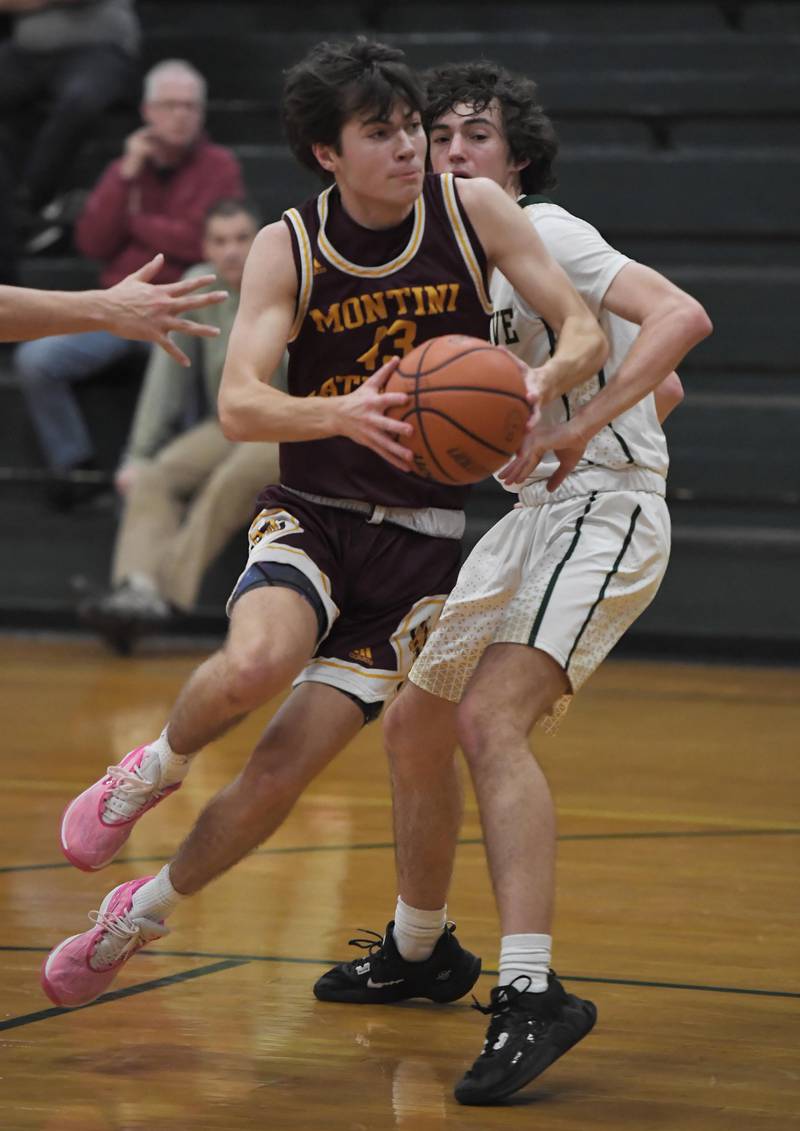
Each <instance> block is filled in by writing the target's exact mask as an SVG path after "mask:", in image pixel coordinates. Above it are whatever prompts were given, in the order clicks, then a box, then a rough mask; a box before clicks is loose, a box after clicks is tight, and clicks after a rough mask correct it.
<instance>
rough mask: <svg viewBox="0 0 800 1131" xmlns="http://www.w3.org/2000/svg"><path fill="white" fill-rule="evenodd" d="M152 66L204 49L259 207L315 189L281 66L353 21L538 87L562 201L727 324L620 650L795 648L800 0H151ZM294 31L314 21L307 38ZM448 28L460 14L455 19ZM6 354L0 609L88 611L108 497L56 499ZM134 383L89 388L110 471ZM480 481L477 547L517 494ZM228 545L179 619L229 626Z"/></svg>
mask: <svg viewBox="0 0 800 1131" xmlns="http://www.w3.org/2000/svg"><path fill="white" fill-rule="evenodd" d="M139 12H140V16H141V19H142V22H143V25H144V30H145V37H146V39H145V44H146V45H145V58H144V63H145V66H150V65H152V63H154V62H156V61H158V60H159V59H162V58H165V57H173V56H179V57H183V58H186V59H189V60H190V61H191V62H193V63H194V64H195V65H196V66H198V67H199V68H200V69H201V70H202V71H203V73H204V74H205V75H206V77H207V79H208V82H209V97H210V106H209V115H208V125H209V130H210V132H211V134H212V136H213V138H214V139H215V140H217V141H219V142H222V143H224V144H228V145H232V146H233V147H234V148H235V150H236V152H237V154H238V155H239V157H240V159H241V161H242V164H243V167H244V171H245V176H246V179H247V181H248V184H249V187H250V191H251V193H252V194H253V196H254V197H255V198H256V199H257V200H258V201H259V202H260V204H261V206H262V208H263V210H264V216H265V219H267V220H273V219H276V218H277V217H278V216H279V214H280V212H281V210H282V209H283V208H284V207H286V206H287V205H289V204H293V203H297V202H298V201H299V200H300V199H302V198H304V197H305V196H308V195H310V194H311V193H313V192H314V191H315V188H316V182H315V181H314V179H313V177H311V175H310V174H308V173H307V172H305V171H304V170H302V169H300V168H299V167H297V166H296V164H295V163H294V161H293V159H292V157H291V156H290V154H289V153H288V151H287V150H286V148H285V146H284V144H283V142H282V139H281V133H280V124H279V113H278V104H277V103H278V97H279V92H280V87H281V81H282V71H283V69H284V68H285V67H286V66H287V65H288V64H290V63H291V62H292V61H294V60H295V59H297V58H299V57H300V56H301V55H302V54H303V53H304V52H305V50H306V49H307V48H308V47H309V46H310V45H311V44H312V43H314V42H316V41H317V40H319V39H321V38H325V37H331V36H334V35H343V36H349V35H351V34H353V33H355V32H363V33H365V34H368V35H374V36H376V37H379V38H382V39H385V40H387V41H389V42H392V43H395V44H397V45H399V46H401V47H403V48H404V50H405V51H406V53H407V55H408V57H409V59H410V60H411V62H412V63H414V64H416V65H419V66H423V67H424V66H428V65H431V64H434V63H439V62H444V61H448V60H456V59H467V58H474V57H479V56H486V57H489V58H494V59H497V60H499V61H500V62H502V63H504V64H506V65H507V66H510V67H512V68H513V69H515V70H522V71H525V72H527V73H529V74H531V75H532V76H533V77H535V78H536V79H537V81H538V82H539V86H540V93H541V98H542V102H543V103H544V105H545V107H546V109H547V110H548V111H549V113H550V114H551V115H552V117H553V118H554V120H555V123H556V126H557V128H558V132H559V135H560V138H561V143H562V150H561V156H560V159H559V163H558V173H559V188H558V189H557V190H556V192H555V194H554V196H555V199H556V200H557V201H558V202H559V203H561V204H563V205H564V206H565V207H566V208H569V209H571V210H572V211H574V212H576V213H577V214H578V215H581V216H583V217H585V218H586V219H588V220H590V221H591V222H592V223H594V224H595V225H596V226H597V227H598V228H599V229H600V230H601V231H602V232H603V234H604V235H605V236H606V238H607V239H608V240H609V241H610V242H611V243H612V244H614V245H615V246H617V247H619V248H620V250H622V251H624V252H626V253H627V254H629V255H631V256H633V257H634V258H637V259H640V260H641V261H643V262H646V263H648V264H650V265H651V266H653V267H656V268H657V269H659V270H661V271H663V272H664V274H666V275H667V276H668V277H670V278H671V279H673V280H674V281H675V282H676V283H678V284H679V285H681V286H683V287H685V288H686V289H687V290H688V291H690V292H691V293H692V294H694V295H695V296H696V297H697V298H698V299H699V300H700V301H701V302H702V303H703V304H704V305H705V307H706V309H707V310H708V313H709V315H710V317H711V319H712V321H713V322H714V325H715V333H714V334H713V336H712V337H711V338H709V339H708V340H707V341H705V342H704V343H703V344H702V345H701V346H699V347H698V348H697V349H696V350H695V351H694V352H693V353H692V354H691V356H690V358H689V359H688V361H687V362H686V363H685V364H684V365H683V366H682V367H681V370H680V372H681V376H682V378H683V382H684V387H685V389H686V400H685V401H684V403H683V405H682V406H681V407H680V408H679V409H678V410H677V411H676V412H675V414H674V415H673V416H672V417H671V418H670V420H669V422H668V424H667V429H666V430H667V435H668V439H669V443H670V449H671V455H672V469H671V473H670V480H669V500H670V505H671V512H672V518H673V532H674V546H673V555H672V561H671V565H670V568H669V571H668V573H667V577H666V580H665V582H664V584H663V587H662V590H661V593H660V594H659V596H658V598H657V600H656V601H655V603H654V604H653V606H652V607H651V608H650V609H649V610H648V611H647V613H646V614H645V615H644V616H643V617H642V618H641V619H640V620H639V621H638V622H637V624H636V625H635V626H634V627H633V628H632V629H631V630H630V632H629V634H628V637H627V638H626V642H625V643H624V644H623V646H622V647H623V648H627V649H628V650H630V649H639V650H644V651H647V650H652V651H657V652H658V653H659V654H662V655H663V654H680V655H684V656H692V655H705V656H708V655H709V654H718V655H720V656H724V657H726V658H729V659H753V658H764V659H787V658H793V657H796V656H797V654H798V646H799V645H800V610H798V603H797V601H796V597H795V579H796V577H797V575H798V570H799V569H800V529H798V524H797V514H798V508H799V507H800V442H798V440H799V439H800V351H799V350H798V347H797V338H798V325H799V324H800V320H799V319H798V314H797V305H798V297H799V296H800V287H799V284H800V255H798V252H799V251H800V205H799V204H798V188H797V186H798V184H800V65H799V64H800V4H798V3H793V2H788V0H787V2H783V3H780V2H763V3H761V2H741V3H737V2H727V0H725V2H720V3H669V2H668V0H660V2H656V3H651V4H645V5H643V4H639V3H635V2H625V0H617V2H611V3H602V2H596V3H591V2H588V0H576V2H574V3H572V2H569V0H565V2H563V3H559V4H556V3H543V4H538V3H531V2H523V0H498V2H496V3H492V4H488V3H485V2H481V3H472V2H466V3H446V2H442V0H439V2H438V3H437V2H436V0H428V2H426V3H422V2H415V0H408V2H405V3H403V4H399V5H388V4H380V3H376V2H373V0H364V2H356V0H351V2H347V0H344V2H342V3H338V4H335V5H331V4H328V3H324V2H316V0H315V2H311V3H306V4H303V5H302V6H300V7H299V8H298V6H292V5H289V4H286V3H274V2H272V0H268V2H264V0H233V2H229V3H226V4H224V5H220V4H217V3H212V2H210V0H171V2H169V3H166V2H163V0H142V2H141V3H140V4H139ZM300 28H302V30H299V29H300ZM448 28H449V29H450V30H445V29H448ZM136 120H137V119H136V114H135V109H134V108H130V109H128V110H120V111H119V113H117V114H114V115H112V116H110V118H109V120H108V122H107V123H106V127H105V130H104V133H103V136H102V137H101V138H100V139H99V140H98V141H96V142H94V143H93V144H92V145H91V146H90V147H89V149H88V151H87V152H86V153H85V154H84V155H82V157H81V159H80V162H79V164H78V166H77V168H76V170H75V185H76V186H78V187H87V188H88V187H89V186H91V184H92V183H93V182H94V180H95V179H96V177H97V176H98V175H99V173H100V172H101V170H102V169H103V168H104V166H105V165H106V164H107V162H108V161H109V160H111V159H112V158H113V157H115V156H116V155H117V154H118V152H119V149H120V143H121V139H122V138H123V137H124V136H125V134H126V132H128V131H129V130H130V129H131V128H132V127H133V125H134V124H135V123H136ZM23 270H24V274H23V281H24V282H25V283H26V284H28V285H30V286H42V287H52V288H64V289H76V288H80V287H85V286H92V285H94V283H95V273H94V270H93V268H92V266H91V265H90V264H87V263H85V262H82V261H81V260H80V259H78V258H77V257H76V256H72V255H69V254H67V255H65V254H64V253H63V252H62V253H60V254H59V255H58V256H57V257H52V258H46V257H41V256H39V257H36V258H31V259H29V260H26V261H25V263H24V267H23ZM9 358H10V350H8V349H7V348H2V349H1V350H0V514H1V515H2V524H3V535H2V545H3V553H2V555H0V580H1V581H2V585H1V586H0V622H3V623H5V624H11V625H16V626H31V627H48V626H51V627H72V626H74V625H76V624H77V622H76V620H75V614H74V607H75V603H76V585H78V586H79V585H80V584H81V579H83V580H84V581H88V582H89V583H92V582H94V583H97V584H103V583H104V582H105V581H106V578H107V573H108V563H109V560H110V553H111V547H112V544H113V535H114V529H115V522H116V519H115V515H114V512H113V510H110V509H105V510H103V509H92V508H83V509H79V510H75V511H73V512H71V513H69V514H66V515H61V514H54V513H51V512H49V511H47V510H46V509H45V506H44V501H43V487H42V485H43V481H44V477H45V472H44V469H43V467H42V464H41V460H40V458H39V455H38V452H37V448H36V444H35V441H34V437H33V434H32V431H31V428H30V426H29V424H28V421H27V418H26V416H25V412H24V409H23V405H22V402H21V398H20V396H19V393H18V391H17V389H16V387H15V384H14V381H13V378H12V375H11V372H10V366H9ZM136 391H137V389H136V382H135V380H133V379H131V378H124V377H123V378H121V379H119V380H115V381H114V382H113V383H112V382H110V381H108V380H107V379H106V380H103V379H100V380H96V381H92V382H89V383H87V384H86V385H85V386H84V387H82V388H81V389H80V393H79V395H80V396H81V399H82V404H83V407H84V409H85V411H86V414H87V417H88V420H89V424H90V428H91V429H92V432H93V435H94V436H95V438H96V441H97V444H98V449H99V459H100V462H101V464H102V466H103V467H104V468H105V469H106V471H107V472H108V473H109V475H110V473H111V472H112V470H113V468H114V466H115V462H116V458H117V455H118V453H119V450H120V448H121V446H122V444H123V442H124V438H125V435H126V433H127V428H128V423H129V421H130V417H131V414H132V410H133V405H134V402H135V397H136ZM507 505H508V501H507V496H504V495H503V493H502V492H501V491H500V489H499V488H497V487H496V485H495V484H493V483H488V484H483V485H481V486H480V487H478V488H477V489H476V491H475V492H474V498H473V502H472V503H471V506H470V511H469V515H470V522H469V539H468V540H469V542H470V543H471V542H473V541H474V540H475V538H476V537H477V536H478V535H479V533H480V532H481V531H482V530H483V529H484V528H485V527H486V526H487V525H488V524H489V523H490V522H491V521H492V520H493V519H494V518H495V517H498V516H499V515H500V514H501V513H503V511H504V510H505V509H506V507H507ZM243 545H244V543H243V542H241V543H237V544H235V545H232V546H230V547H228V549H227V550H226V552H225V554H224V555H223V557H222V558H221V559H220V561H219V562H218V563H217V565H216V566H215V567H214V568H213V570H212V571H211V572H210V574H209V576H208V578H207V580H206V583H205V586H204V590H203V596H202V601H201V606H202V607H201V611H200V613H199V614H198V615H197V616H196V617H194V618H192V619H191V620H190V621H189V622H187V623H184V626H183V627H184V629H186V628H189V629H192V628H196V629H198V630H202V631H207V630H209V629H211V630H213V631H215V632H217V631H222V630H223V627H224V622H223V619H222V606H223V602H224V598H225V595H226V594H227V591H228V590H229V588H230V586H231V583H232V581H233V579H234V578H235V576H236V573H237V571H238V569H239V568H240V566H241V562H242V560H243Z"/></svg>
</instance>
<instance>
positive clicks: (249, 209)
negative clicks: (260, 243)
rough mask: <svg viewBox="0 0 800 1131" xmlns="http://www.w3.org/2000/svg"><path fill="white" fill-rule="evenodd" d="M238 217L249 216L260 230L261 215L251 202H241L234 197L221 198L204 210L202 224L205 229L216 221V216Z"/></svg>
mask: <svg viewBox="0 0 800 1131" xmlns="http://www.w3.org/2000/svg"><path fill="white" fill-rule="evenodd" d="M239 215H244V216H249V217H250V219H251V220H253V221H254V222H255V225H256V227H257V228H260V227H261V225H262V223H263V220H262V219H261V213H260V212H259V210H258V208H257V206H256V205H255V204H254V203H253V202H252V200H247V199H245V200H241V199H239V198H238V197H235V196H222V197H220V199H219V200H215V201H214V203H213V204H211V205H209V207H208V208H207V209H206V214H205V216H204V217H203V224H204V226H205V227H207V226H208V224H209V223H210V222H211V220H216V218H217V217H218V216H239Z"/></svg>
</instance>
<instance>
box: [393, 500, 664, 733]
mask: <svg viewBox="0 0 800 1131" xmlns="http://www.w3.org/2000/svg"><path fill="white" fill-rule="evenodd" d="M669 547H670V521H669V512H668V511H667V506H666V503H665V502H664V499H663V498H662V497H661V496H660V495H658V494H656V493H654V492H649V491H607V492H597V491H595V492H592V493H591V494H590V495H580V496H577V497H574V498H568V499H566V500H564V501H563V502H557V503H543V504H539V505H535V506H521V507H518V508H516V509H514V510H512V511H510V512H509V514H507V515H506V516H505V518H503V519H501V520H500V522H498V523H497V524H496V525H495V526H493V527H492V529H491V530H489V531H488V533H487V534H485V535H484V536H483V538H482V539H481V541H480V542H479V543H478V544H477V546H476V547H475V549H474V550H473V551H472V553H471V554H470V555H469V557H468V558H467V560H466V562H465V563H464V565H463V566H462V567H461V572H460V573H459V576H458V581H457V582H456V586H455V589H454V590H453V591H452V593H451V594H450V596H449V597H448V599H447V602H446V604H445V607H444V611H443V613H442V616H441V618H440V620H439V623H438V625H437V627H436V628H435V630H434V631H433V633H432V634H431V636H430V638H429V639H428V642H427V643H426V645H425V648H424V649H423V651H422V654H421V655H420V657H419V658H418V659H417V661H416V662H415V664H414V666H413V667H412V669H411V672H410V675H409V678H410V679H411V681H412V683H415V684H416V685H417V686H418V687H421V688H422V689H423V690H425V691H429V692H430V693H431V694H433V695H437V696H439V697H440V698H442V699H449V700H451V701H452V702H454V703H458V702H460V701H461V698H462V696H463V694H464V691H465V688H466V686H467V683H468V682H469V679H470V677H471V676H472V673H473V672H474V671H475V668H476V667H477V665H478V662H479V661H480V658H481V656H482V655H483V653H484V651H485V650H486V648H487V647H488V646H489V645H490V644H499V643H513V644H527V645H529V646H530V647H531V648H540V649H541V650H542V651H543V652H546V653H547V654H548V655H549V656H552V657H553V659H554V660H555V661H556V663H558V664H559V665H560V666H561V667H562V668H563V669H564V671H565V672H566V674H567V677H568V679H569V682H570V691H571V693H572V694H574V693H575V692H577V691H578V689H579V688H580V687H581V686H582V685H583V683H584V682H585V681H586V680H587V679H588V677H589V676H590V675H591V674H592V672H593V671H594V670H595V668H597V667H598V665H599V664H600V662H601V661H602V660H603V659H604V658H605V656H606V655H607V654H608V653H609V651H610V650H611V648H613V646H614V645H615V644H616V642H617V641H618V640H619V638H620V637H621V636H622V634H623V633H624V632H625V631H626V629H627V628H628V627H629V626H630V625H631V624H632V623H633V622H634V621H635V620H636V618H637V617H638V616H639V615H640V614H641V613H642V612H643V611H644V610H645V609H646V608H647V606H648V605H649V604H650V602H651V601H652V600H653V597H654V596H655V595H656V592H657V591H658V587H659V585H660V584H661V579H662V578H663V576H664V572H665V570H666V568H667V561H668V560H669ZM568 703H569V695H567V696H564V697H563V698H562V699H561V700H559V702H558V704H556V706H555V707H554V709H553V712H552V715H550V716H548V717H547V719H545V720H543V722H544V725H545V728H546V729H554V726H555V723H556V720H557V719H558V718H560V716H561V715H562V714H563V713H564V711H565V710H566V707H567V706H568Z"/></svg>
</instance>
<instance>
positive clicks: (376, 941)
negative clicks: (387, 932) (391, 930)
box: [347, 927, 383, 955]
mask: <svg viewBox="0 0 800 1131" xmlns="http://www.w3.org/2000/svg"><path fill="white" fill-rule="evenodd" d="M358 929H359V931H363V932H364V934H365V935H372V936H373V937H372V938H371V939H348V940H347V945H348V946H357V947H358V948H359V950H368V951H369V953H370V955H373V954H374V953H375V952H376V951H378V950H381V949H382V948H383V935H380V934H378V932H377V931H370V930H368V929H367V928H366V927H359V928H358Z"/></svg>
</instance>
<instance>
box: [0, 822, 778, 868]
mask: <svg viewBox="0 0 800 1131" xmlns="http://www.w3.org/2000/svg"><path fill="white" fill-rule="evenodd" d="M798 835H800V826H796V825H794V826H793V825H790V826H780V825H779V826H778V827H776V828H767V829H765V828H753V829H741V828H739V829H737V828H731V829H728V828H718V829H677V830H676V829H656V830H638V831H632V832H618V833H562V834H561V835H560V836H559V837H558V838H557V839H558V840H559V841H582V840H680V839H681V838H686V839H691V838H693V837H728V836H733V837H736V836H798ZM458 844H459V846H460V847H461V846H470V845H476V844H483V840H482V839H481V838H480V837H462V838H461V839H460V840H459V841H458ZM391 848H394V842H393V841H389V840H386V841H375V842H374V843H371V844H292V845H285V846H283V847H280V848H257V849H256V850H255V851H254V852H251V853H249V854H248V855H249V856H286V855H291V854H294V853H302V852H367V851H372V850H378V849H380V850H383V849H391ZM171 859H172V857H171V856H120V857H118V858H117V859H116V860H112V861H111V862H110V863H109V864H108V865H107V867H109V868H112V867H114V866H115V865H116V866H119V865H122V864H164V863H166V862H168V861H169V860H171ZM72 867H74V865H72V864H70V863H69V861H68V860H53V861H50V862H49V863H45V864H7V865H4V866H3V867H0V875H5V874H7V873H10V872H43V871H50V870H54V871H57V870H58V869H60V868H72Z"/></svg>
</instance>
